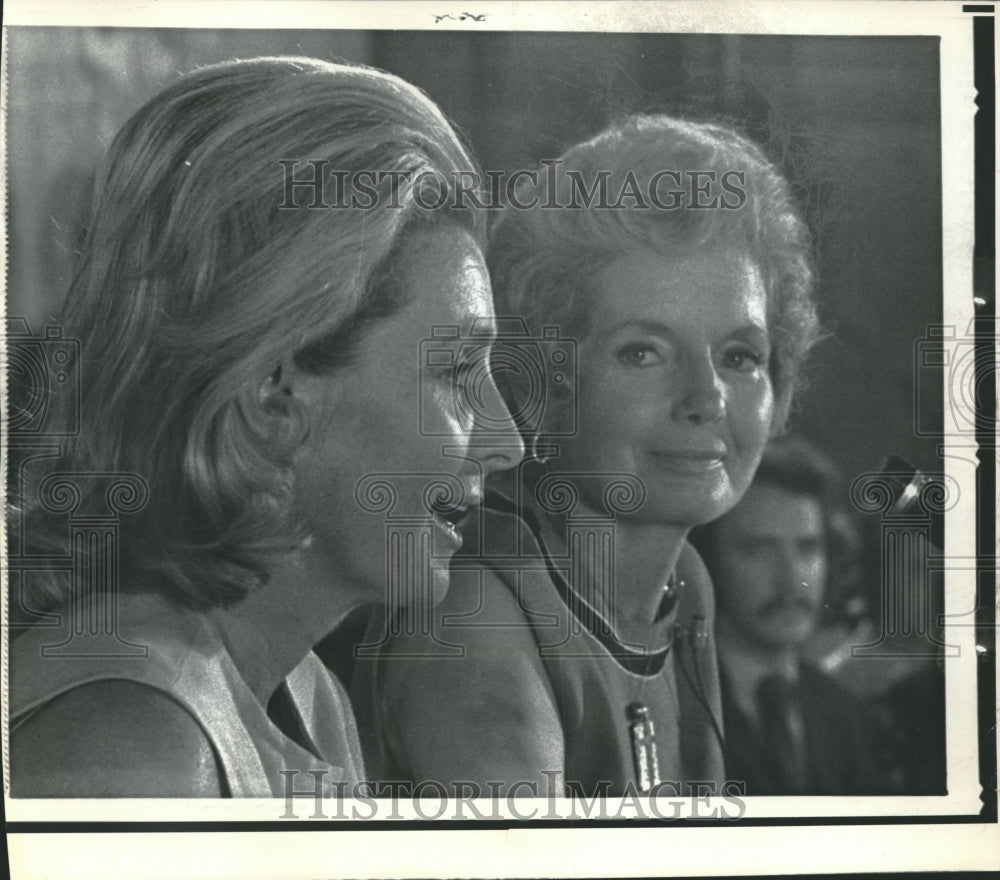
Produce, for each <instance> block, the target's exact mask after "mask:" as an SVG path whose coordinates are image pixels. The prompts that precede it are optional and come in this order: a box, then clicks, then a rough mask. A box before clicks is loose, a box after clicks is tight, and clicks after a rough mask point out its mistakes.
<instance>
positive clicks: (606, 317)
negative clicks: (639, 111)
mask: <svg viewBox="0 0 1000 880" xmlns="http://www.w3.org/2000/svg"><path fill="white" fill-rule="evenodd" d="M584 302H585V303H586V306H585V307H586V308H587V309H588V310H589V312H588V324H589V327H590V330H589V331H588V333H587V335H586V336H585V338H584V339H583V340H582V341H581V343H580V347H579V351H578V359H579V365H580V389H579V394H578V405H579V431H578V432H577V434H576V435H575V436H574V437H572V438H569V440H568V441H567V442H566V443H565V444H563V453H562V456H561V461H560V462H559V465H560V469H562V468H565V469H566V470H570V471H584V472H591V471H593V472H602V471H603V472H611V471H613V472H623V473H630V474H633V475H635V476H637V477H638V478H639V479H640V480H641V481H642V483H643V484H644V486H645V489H646V501H645V503H644V505H643V506H642V508H641V509H640V510H639V511H638V512H637V514H636V516H637V517H638V518H640V519H643V520H649V521H655V522H664V523H670V524H673V525H678V526H683V527H687V526H692V525H695V524H697V523H702V522H707V521H709V520H712V519H714V518H715V517H717V516H720V515H721V514H723V513H724V512H726V511H727V510H729V509H730V508H731V507H732V506H733V505H734V504H735V503H736V501H737V500H738V499H739V498H740V497H741V496H742V495H743V493H744V491H745V490H746V489H747V487H748V486H749V484H750V480H751V479H752V477H753V474H754V471H755V470H756V467H757V464H758V462H759V460H760V456H761V453H762V451H763V448H764V444H765V442H766V440H767V438H768V435H769V431H770V427H771V419H772V415H773V412H774V395H773V391H772V388H771V379H770V376H769V373H768V361H769V358H770V353H771V346H770V338H769V334H768V329H767V296H766V292H765V289H764V285H763V281H762V279H761V275H760V271H759V270H758V268H757V266H756V264H755V262H754V261H753V260H752V259H751V258H750V256H749V254H747V253H746V252H745V251H743V250H741V249H739V248H732V249H724V248H723V249H718V250H711V251H707V252H703V253H695V254H689V255H684V256H678V257H673V258H667V257H664V256H662V255H659V254H655V253H653V252H651V251H649V252H636V253H633V254H628V255H625V256H622V257H620V258H619V259H617V260H615V261H614V262H613V263H611V264H610V265H609V266H607V267H606V268H605V269H604V270H603V271H602V272H600V273H599V274H598V275H597V276H596V277H595V279H594V281H593V283H592V285H591V289H590V290H589V291H588V295H586V296H585V297H584Z"/></svg>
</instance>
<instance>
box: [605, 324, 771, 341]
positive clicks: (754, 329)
mask: <svg viewBox="0 0 1000 880" xmlns="http://www.w3.org/2000/svg"><path fill="white" fill-rule="evenodd" d="M625 330H638V331H640V332H642V333H652V334H656V335H659V336H669V337H675V336H678V335H680V334H679V333H678V331H677V329H676V328H675V327H671V326H670V325H669V324H664V323H663V322H661V321H650V320H647V319H638V320H629V321H623V322H622V323H621V324H616V325H615V326H613V327H611V328H610V329H609V330H608V331H607V332H606V333H605V334H604V335H605V336H611V335H613V334H615V333H620V332H622V331H625ZM725 336H727V337H730V336H736V337H747V336H749V337H754V338H761V337H763V338H765V339H766V338H768V337H769V336H770V334H769V333H768V329H767V327H766V326H765V325H764V324H758V323H756V322H754V321H748V322H747V323H745V324H741V325H740V326H738V327H734V328H732V329H731V330H729V331H727V332H726V333H725Z"/></svg>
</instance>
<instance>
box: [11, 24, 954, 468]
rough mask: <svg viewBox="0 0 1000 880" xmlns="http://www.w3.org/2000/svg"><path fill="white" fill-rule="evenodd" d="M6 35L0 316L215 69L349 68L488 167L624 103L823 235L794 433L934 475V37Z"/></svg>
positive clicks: (58, 269)
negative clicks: (155, 104)
mask: <svg viewBox="0 0 1000 880" xmlns="http://www.w3.org/2000/svg"><path fill="white" fill-rule="evenodd" d="M6 38H7V41H8V62H9V86H8V88H9V92H8V108H9V116H8V146H9V152H8V162H9V173H10V186H9V211H10V222H9V226H8V228H9V232H10V239H9V258H10V259H9V267H8V272H9V275H8V303H7V309H8V312H7V313H8V315H23V316H25V317H26V318H28V320H29V322H30V324H31V327H32V329H33V331H34V332H35V334H38V333H40V332H41V331H42V330H43V328H44V326H45V325H46V323H51V322H53V321H54V320H55V317H54V316H55V314H56V310H57V307H58V303H59V300H60V299H61V297H62V295H63V292H64V291H65V289H66V286H67V284H68V281H69V277H70V272H71V267H72V255H73V249H74V245H75V242H76V241H77V240H78V236H79V233H80V228H81V221H82V218H83V217H84V216H85V213H86V209H87V206H88V205H89V199H90V187H91V181H92V172H93V169H94V167H95V165H96V163H97V162H98V161H99V159H100V157H101V156H102V155H103V153H104V151H105V150H106V148H107V146H108V144H109V143H110V140H111V138H112V137H113V136H114V133H115V132H116V130H117V129H118V127H119V126H120V125H121V123H122V122H123V121H124V120H125V119H126V117H127V116H128V115H129V114H130V113H131V112H132V111H133V110H135V109H136V108H137V107H138V106H139V105H140V104H141V103H143V102H144V101H145V100H146V99H147V98H148V97H150V96H151V95H152V94H153V93H155V92H156V91H158V90H159V89H160V88H162V87H163V86H164V85H166V84H168V83H170V82H172V81H173V80H174V79H175V78H176V77H177V75H178V74H181V73H184V72H187V71H189V70H191V69H193V68H195V67H197V66H199V65H202V64H207V63H212V62H215V61H220V60H224V59H227V58H234V57H247V56H252V55H261V54H301V55H313V56H317V57H321V58H326V59H333V60H335V59H350V60H356V61H362V62H365V63H368V64H372V65H375V66H377V67H382V68H385V69H387V70H390V71H392V72H394V73H397V74H399V75H401V76H403V77H404V78H406V79H408V80H410V81H412V82H414V83H416V84H417V85H419V86H421V87H422V88H424V89H425V90H426V91H427V92H428V93H429V94H430V96H431V97H432V98H433V99H434V100H435V101H437V102H438V103H439V104H440V106H441V107H442V108H443V109H444V111H445V113H446V114H447V115H448V116H449V117H450V118H451V119H452V120H453V121H454V122H455V123H456V125H457V126H458V127H459V129H461V131H463V132H464V134H465V136H466V137H467V139H468V141H469V142H470V144H471V145H472V147H473V149H474V150H475V151H476V153H477V154H478V156H479V158H480V159H481V161H482V164H483V166H484V167H485V168H486V169H497V170H508V171H510V170H514V169H516V168H522V167H524V168H530V167H532V166H534V165H535V164H536V163H537V160H538V159H541V158H555V157H556V156H558V155H559V154H560V153H561V152H562V151H563V150H564V149H565V148H566V147H567V146H569V145H570V144H571V143H574V142H576V141H578V140H581V139H583V138H584V137H587V136H590V135H592V134H594V133H596V132H597V131H598V130H600V129H601V128H602V127H603V126H604V125H605V124H606V123H607V122H609V121H610V120H611V119H613V118H614V117H616V116H619V115H621V114H623V113H626V112H629V111H632V110H642V111H656V110H665V111H670V112H675V113H679V114H683V115H685V116H688V117H691V118H697V119H706V118H723V119H726V120H728V121H730V122H733V123H735V124H736V125H737V126H738V127H740V128H742V129H743V130H744V131H746V132H747V133H748V134H749V135H751V136H752V137H753V138H755V139H756V140H757V141H759V142H760V143H761V144H763V145H764V146H765V148H766V149H767V151H768V152H769V154H770V155H771V156H772V157H773V158H774V159H776V160H777V161H778V162H779V163H780V164H781V165H782V167H783V168H784V169H785V171H786V173H787V174H788V175H789V177H790V178H791V179H792V181H793V183H794V186H795V190H796V192H797V194H798V195H799V197H800V199H801V203H802V205H803V207H804V209H805V212H806V215H807V217H808V220H809V223H810V226H811V228H812V231H813V233H814V236H815V240H816V250H817V261H818V266H819V279H820V299H821V310H822V316H823V319H824V323H825V325H826V327H827V329H828V331H830V333H831V336H830V338H829V339H828V340H827V341H826V342H825V343H823V345H822V346H821V347H820V349H819V350H818V351H817V352H816V355H815V357H814V359H813V361H812V364H811V367H810V370H809V375H810V377H811V387H810V390H809V392H808V393H807V394H806V395H804V396H803V397H802V399H801V402H800V405H799V410H798V412H797V413H796V414H795V416H794V418H793V422H792V427H793V428H794V429H795V430H797V431H798V432H800V433H802V434H804V435H806V436H807V437H809V438H811V439H813V440H815V441H816V442H817V443H818V444H819V445H821V446H822V447H823V448H824V449H825V450H826V451H827V452H828V453H829V454H830V455H831V456H832V457H833V458H834V460H835V461H836V462H837V463H838V464H839V465H840V467H841V468H842V470H843V472H844V476H845V480H847V481H849V480H851V479H853V478H854V477H855V476H857V475H858V474H860V473H863V472H865V471H869V470H873V469H877V468H878V466H879V465H880V463H881V460H882V459H883V458H884V457H885V456H886V455H888V454H889V453H894V454H896V455H900V456H902V457H903V458H905V459H908V460H909V461H910V462H911V463H913V464H914V465H917V466H918V467H921V468H922V469H925V470H929V471H936V470H940V468H941V465H940V460H939V459H938V458H937V455H936V449H935V446H936V443H935V442H934V441H933V440H929V439H926V438H921V437H918V436H917V435H916V433H915V431H914V422H915V419H916V417H917V414H918V413H917V409H918V404H916V403H915V396H914V392H915V375H916V373H915V371H914V369H913V364H914V351H915V343H916V342H917V341H918V340H919V339H921V338H923V337H924V336H925V334H926V329H927V325H928V324H933V323H936V322H940V320H941V312H942V309H941V286H942V277H941V272H942V270H941V257H942V255H941V195H942V194H941V183H940V181H941V176H940V168H941V148H940V138H941V132H940V92H939V64H938V40H937V38H934V37H892V38H888V37H837V36H834V37H814V36H809V37H788V36H727V35H668V34H652V35H651V34H572V33H499V34H484V33H475V34H473V33H461V32H448V33H440V32H393V31H380V32H371V31H315V30H313V31H266V32H265V31H246V30H233V31H226V30H178V29H170V30H167V29H163V30H155V29H149V30H137V29H129V30H125V29H110V28H88V29H71V28H11V29H8V30H7V32H6ZM962 329H963V328H959V332H960V333H961V331H962ZM925 372H926V371H925ZM921 381H922V382H923V383H924V384H923V385H922V386H921V388H920V389H919V390H920V392H921V393H920V397H919V418H920V422H921V424H923V425H937V424H940V420H941V401H942V392H941V385H940V381H939V379H938V378H937V377H935V376H933V375H932V376H931V382H932V387H928V386H927V384H926V381H927V376H922V377H921ZM935 383H936V384H935Z"/></svg>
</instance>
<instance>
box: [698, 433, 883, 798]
mask: <svg viewBox="0 0 1000 880" xmlns="http://www.w3.org/2000/svg"><path fill="white" fill-rule="evenodd" d="M838 483H839V481H838V477H837V473H836V470H835V469H834V467H833V465H832V464H831V463H830V461H829V460H828V459H827V458H826V456H824V455H823V454H822V453H820V452H819V451H818V450H817V449H815V448H814V447H812V446H811V445H809V444H807V443H806V442H805V441H803V440H801V439H797V438H789V437H783V438H779V439H777V440H773V441H771V443H770V444H769V445H768V447H767V449H766V450H765V452H764V457H763V459H762V461H761V465H760V468H759V469H758V471H757V474H756V476H755V478H754V482H753V483H752V484H751V486H750V489H749V490H748V491H747V493H746V495H745V496H744V497H743V499H742V500H741V501H740V502H739V503H738V504H737V505H736V507H734V508H733V509H732V510H731V511H730V512H729V513H728V514H726V515H725V516H723V517H721V518H720V519H718V520H716V521H715V522H713V523H710V524H709V525H707V526H705V527H703V528H702V529H700V530H696V532H698V533H696V534H693V535H692V542H693V543H694V544H695V546H696V547H697V548H698V549H699V551H700V552H701V553H702V556H703V557H704V559H705V562H706V564H707V566H708V569H709V572H710V573H711V576H712V582H713V584H714V585H715V591H716V604H717V609H718V610H717V614H718V617H717V621H716V640H717V644H718V649H719V665H720V670H721V673H722V685H723V688H722V696H723V717H724V726H725V734H726V736H725V739H726V776H727V778H728V779H738V780H742V781H744V782H745V783H746V793H747V794H748V795H779V794H788V795H791V794H795V795H848V794H850V795H858V794H876V793H879V789H880V788H882V786H881V785H880V783H879V781H878V778H877V773H876V769H875V762H874V760H873V755H874V745H875V743H874V738H873V736H872V733H871V731H870V729H869V728H868V726H867V725H868V722H867V720H866V713H865V712H864V710H863V709H862V707H861V704H860V703H858V701H857V700H856V699H855V698H854V697H853V696H852V695H851V694H850V692H848V691H847V690H846V689H844V688H843V687H842V686H841V685H840V684H838V683H837V682H835V681H834V680H833V679H832V678H831V677H830V676H829V675H827V674H826V673H825V672H823V671H821V670H820V669H819V668H817V667H816V666H814V665H812V664H811V663H809V662H808V661H806V660H805V659H804V653H805V649H806V647H807V646H808V644H809V642H810V639H812V638H814V636H815V633H816V629H817V626H818V624H819V618H820V615H821V613H822V612H823V609H824V606H825V604H826V602H827V600H828V597H827V590H828V587H830V586H832V585H834V584H835V582H836V581H837V579H838V577H840V576H841V575H842V574H844V572H842V571H840V570H835V569H837V568H838V566H837V564H836V563H833V559H834V558H835V557H836V553H831V549H832V545H833V544H834V543H835V542H836V537H837V532H838V528H839V525H840V522H839V520H838V517H843V513H842V512H841V511H840V510H839V505H838V503H837V488H838ZM882 793H885V792H884V791H883V792H882Z"/></svg>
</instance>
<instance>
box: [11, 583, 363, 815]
mask: <svg viewBox="0 0 1000 880" xmlns="http://www.w3.org/2000/svg"><path fill="white" fill-rule="evenodd" d="M67 620H68V615H66V614H65V613H64V614H63V621H64V622H65V621H67ZM66 630H67V627H65V626H64V627H62V628H59V627H34V628H32V629H30V630H28V631H26V632H25V633H23V634H21V635H19V636H17V637H15V638H14V639H13V640H12V641H11V644H10V719H11V721H10V729H11V732H12V733H13V732H14V731H15V730H16V729H17V728H18V726H19V725H20V724H22V723H23V722H24V721H25V720H26V719H27V718H29V717H30V716H31V715H32V714H33V713H34V712H35V711H37V710H38V709H40V708H41V707H42V706H44V705H45V704H47V703H48V702H50V701H51V700H53V699H55V698H56V697H58V696H60V695H61V694H65V693H67V692H68V691H70V690H72V689H74V688H77V687H80V686H82V685H86V684H90V683H92V682H96V681H107V680H115V679H117V680H125V681H132V682H138V683H140V684H144V685H148V686H149V687H153V688H156V689H157V690H159V691H162V692H164V693H165V694H167V695H168V696H169V697H171V698H172V699H173V700H175V701H176V702H177V703H179V704H180V705H181V706H183V707H184V709H185V710H187V712H188V713H189V714H190V715H191V717H192V718H194V720H195V721H196V722H197V723H198V724H199V726H200V727H201V729H202V730H203V731H204V733H205V736H206V737H207V738H208V740H209V742H210V743H211V745H212V748H213V749H214V751H215V754H216V757H217V761H218V765H219V768H220V770H221V773H222V775H223V778H222V779H221V780H220V782H221V783H222V786H223V791H225V792H226V793H227V794H228V795H229V796H231V797H260V798H267V797H284V796H285V792H286V786H287V785H288V782H287V780H288V777H287V776H286V775H285V774H282V773H281V771H282V770H297V771H299V773H298V775H297V776H295V777H293V780H294V782H293V785H294V787H295V788H296V789H303V788H305V789H309V790H312V789H313V786H314V781H313V780H314V779H315V778H316V777H315V776H311V775H309V771H316V770H321V771H324V772H323V773H322V776H321V778H322V780H323V788H324V792H325V793H326V794H327V795H328V796H332V794H331V792H332V791H333V789H332V788H331V787H330V786H331V785H332V783H340V782H346V783H348V785H352V784H354V783H358V782H360V781H361V780H363V779H364V765H363V761H362V757H361V748H360V744H359V742H358V735H357V729H356V727H355V723H354V716H353V713H352V711H351V707H350V702H349V700H348V697H347V694H346V693H345V691H344V689H343V687H342V686H341V685H340V683H339V682H338V681H337V680H336V678H335V677H334V676H333V675H331V674H330V672H329V671H328V670H327V669H326V667H325V666H324V665H323V664H322V663H321V662H320V660H319V658H317V657H316V655H315V654H312V653H310V654H309V655H307V656H306V657H305V659H304V660H303V661H302V662H301V663H300V664H299V665H298V666H296V667H295V669H294V670H292V672H291V674H290V675H289V676H288V677H287V678H286V679H285V684H286V686H287V690H288V694H289V696H290V698H291V700H290V701H291V704H292V706H293V707H294V710H295V711H296V712H297V714H298V716H299V720H300V721H301V728H302V731H303V733H304V735H305V737H306V738H307V740H308V743H307V745H308V746H309V749H306V748H303V747H302V746H300V745H298V744H297V743H295V742H293V741H292V740H290V739H289V738H288V737H287V736H286V735H285V734H284V733H282V731H281V730H279V729H278V727H276V726H275V725H274V723H273V722H272V721H271V720H270V718H269V717H268V715H267V712H266V710H265V708H264V707H263V706H262V705H261V704H260V702H259V700H258V699H257V698H256V696H255V695H254V694H253V693H252V691H251V690H250V688H249V686H248V685H247V683H246V682H245V681H244V680H243V678H242V676H241V675H240V673H239V671H238V670H237V668H236V665H235V664H234V662H233V659H232V657H231V656H230V655H229V652H228V651H227V650H226V647H225V645H224V644H223V641H222V639H221V637H220V635H219V633H218V631H217V630H216V628H215V627H214V625H213V624H212V621H211V620H210V619H209V618H208V617H206V616H204V615H202V614H198V613H197V612H193V611H189V610H187V609H184V608H181V607H178V606H175V605H173V604H172V603H170V602H168V601H166V600H165V599H162V598H160V597H158V596H154V595H150V594H141V595H138V594H136V595H130V594H122V595H120V596H119V597H118V627H117V633H118V638H115V637H113V636H104V637H103V638H102V640H101V642H98V641H97V640H96V639H97V638H98V637H94V636H91V637H83V638H81V637H78V640H74V641H72V642H69V643H68V644H67V645H66V646H64V647H63V648H62V649H56V650H53V647H52V646H54V645H56V644H57V643H59V642H61V641H63V640H64V639H65V636H66ZM71 646H73V647H75V648H77V650H74V651H70V650H69V648H70V647H71ZM129 646H138V649H136V647H129ZM142 649H145V651H143V650H142ZM70 653H75V654H77V655H80V654H86V655H88V656H68V655H69V654H70ZM101 654H103V656H100V655H101ZM137 655H138V656H137ZM11 774H12V779H13V780H14V781H15V785H16V779H17V766H16V765H14V766H12V767H11ZM23 794H26V795H27V796H30V792H23Z"/></svg>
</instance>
